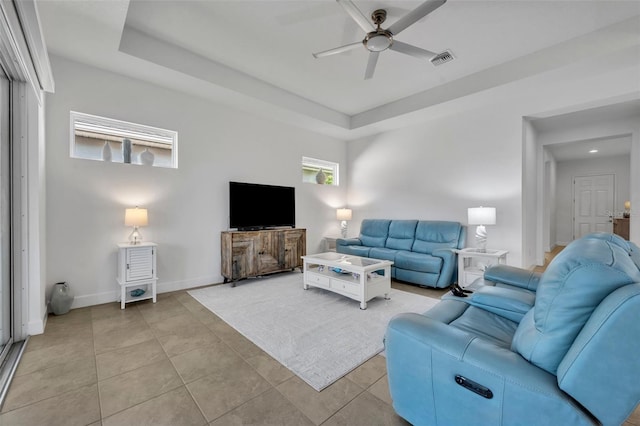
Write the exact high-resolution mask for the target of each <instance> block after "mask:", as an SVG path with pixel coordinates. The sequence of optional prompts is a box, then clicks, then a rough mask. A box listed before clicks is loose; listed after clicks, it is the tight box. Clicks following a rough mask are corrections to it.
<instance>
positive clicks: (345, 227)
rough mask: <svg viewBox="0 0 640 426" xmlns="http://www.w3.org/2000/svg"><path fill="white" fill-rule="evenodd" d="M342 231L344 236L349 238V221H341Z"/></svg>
mask: <svg viewBox="0 0 640 426" xmlns="http://www.w3.org/2000/svg"><path fill="white" fill-rule="evenodd" d="M340 232H341V233H342V238H347V221H346V220H343V221H342V222H340Z"/></svg>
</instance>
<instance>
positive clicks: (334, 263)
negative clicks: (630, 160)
mask: <svg viewBox="0 0 640 426" xmlns="http://www.w3.org/2000/svg"><path fill="white" fill-rule="evenodd" d="M302 260H303V272H304V280H303V281H304V284H303V288H304V289H305V290H307V289H308V288H309V286H312V287H319V288H324V289H325V290H329V291H332V292H334V293H338V294H341V295H343V296H346V297H348V298H350V299H353V300H357V301H359V302H360V309H367V302H368V301H369V300H371V299H373V298H374V297H378V296H384V298H385V299H389V294H390V293H391V265H393V262H391V261H389V260H380V259H370V258H366V257H360V256H352V255H348V254H342V253H335V252H328V253H320V254H314V255H310V256H302ZM376 271H383V273H382V274H379V273H376Z"/></svg>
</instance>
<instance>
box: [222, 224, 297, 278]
mask: <svg viewBox="0 0 640 426" xmlns="http://www.w3.org/2000/svg"><path fill="white" fill-rule="evenodd" d="M221 244H222V276H223V277H224V282H225V283H227V282H231V285H232V286H234V285H235V281H237V280H240V279H243V278H248V277H257V276H260V275H266V274H271V273H274V272H282V271H288V270H291V271H292V270H294V269H295V268H300V270H301V271H302V256H304V255H306V254H307V230H306V229H302V228H286V229H265V230H260V231H225V232H222V235H221Z"/></svg>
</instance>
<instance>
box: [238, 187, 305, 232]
mask: <svg viewBox="0 0 640 426" xmlns="http://www.w3.org/2000/svg"><path fill="white" fill-rule="evenodd" d="M284 226H290V227H292V228H294V227H295V226H296V197H295V188H293V187H289V186H274V185H260V184H257V183H243V182H229V227H230V228H237V229H238V230H250V229H266V228H276V227H284Z"/></svg>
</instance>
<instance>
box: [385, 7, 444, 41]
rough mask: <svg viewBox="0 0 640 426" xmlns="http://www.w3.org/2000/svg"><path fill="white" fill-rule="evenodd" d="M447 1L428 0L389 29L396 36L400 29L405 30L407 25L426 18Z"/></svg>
mask: <svg viewBox="0 0 640 426" xmlns="http://www.w3.org/2000/svg"><path fill="white" fill-rule="evenodd" d="M446 2H447V0H427V1H425V2H424V3H422V4H421V5H420V6H418V7H416V8H415V9H413V10H412V11H411V12H409V13H407V14H406V15H404V16H403V17H402V18H400V19H399V20H397V21H396V22H394V23H393V25H391V26H390V27H389V28H387V29H388V30H389V31H390V32H391V34H393V35H394V36H395V35H398V34H399V33H400V31H402V30H405V29H406V28H407V27H409V26H411V25H413V24H414V23H416V22H418V21H419V20H420V19H422V18H424V17H425V16H427V15H428V14H430V13H431V12H433V11H434V10H436V9H437V8H439V7H440V6H442V5H443V4H445V3H446Z"/></svg>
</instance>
